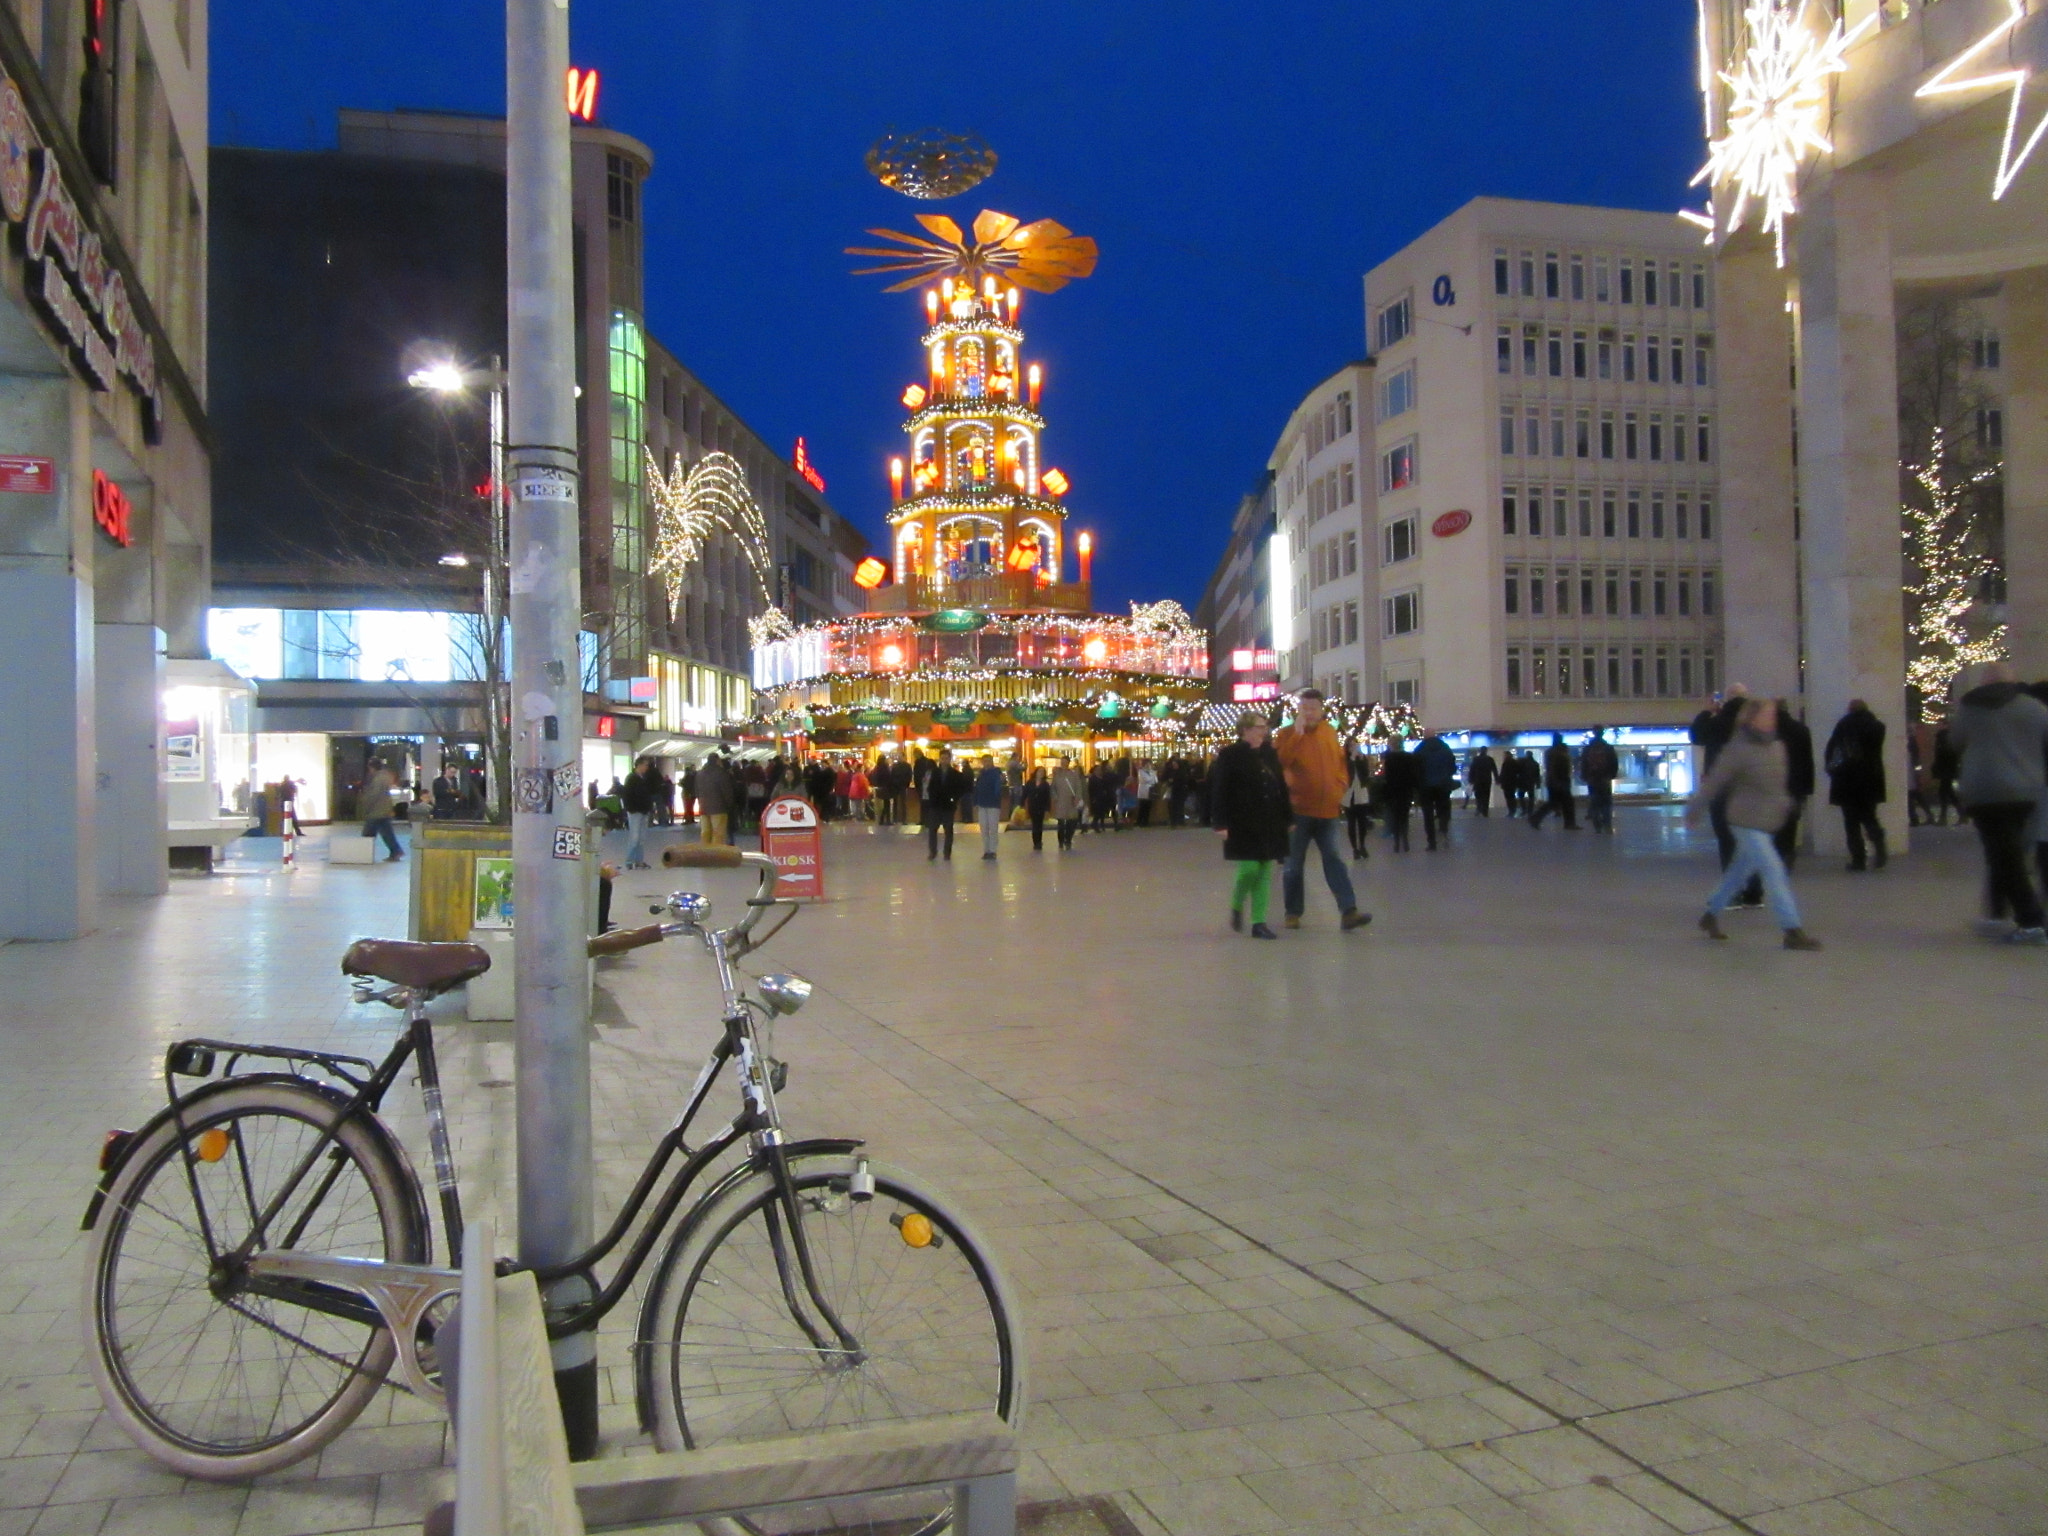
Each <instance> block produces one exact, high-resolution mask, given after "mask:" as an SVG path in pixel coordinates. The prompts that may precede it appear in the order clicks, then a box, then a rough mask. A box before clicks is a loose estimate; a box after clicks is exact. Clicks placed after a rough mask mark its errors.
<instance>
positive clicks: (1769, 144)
mask: <svg viewBox="0 0 2048 1536" xmlns="http://www.w3.org/2000/svg"><path fill="white" fill-rule="evenodd" d="M1811 5H1812V0H1750V3H1749V5H1748V7H1747V8H1746V9H1745V10H1744V11H1743V25H1744V27H1745V29H1746V30H1747V31H1748V34H1749V42H1748V46H1747V47H1745V48H1744V49H1743V51H1742V54H1741V57H1740V58H1738V59H1737V60H1736V62H1735V67H1734V68H1733V70H1731V71H1722V72H1721V74H1720V76H1719V78H1720V80H1721V82H1722V83H1723V84H1724V85H1726V86H1727V87H1728V91H1729V100H1728V114H1727V119H1726V121H1725V123H1724V124H1723V127H1722V133H1721V137H1719V138H1718V139H1714V140H1713V141H1712V142H1711V143H1709V144H1708V146H1707V163H1706V164H1705V165H1703V166H1701V167H1700V169H1699V172H1698V174H1696V175H1695V176H1694V177H1693V179H1692V185H1694V186H1698V185H1699V184H1700V183H1701V182H1706V183H1708V184H1709V185H1711V186H1712V187H1714V188H1715V189H1716V191H1717V193H1718V191H1719V189H1720V188H1722V187H1724V186H1732V187H1733V189H1734V196H1733V200H1732V201H1731V202H1730V203H1729V205H1728V208H1727V215H1726V220H1725V222H1720V220H1721V215H1720V213H1719V212H1714V213H1712V214H1711V216H1712V217H1713V218H1714V219H1715V220H1716V221H1717V223H1718V224H1719V232H1720V234H1721V236H1722V237H1723V238H1725V237H1726V236H1728V235H1731V234H1733V233H1734V232H1735V231H1736V230H1738V229H1740V228H1741V227H1742V224H1743V219H1744V217H1745V216H1746V215H1747V213H1748V212H1749V207H1750V205H1751V204H1752V203H1755V204H1758V205H1760V207H1761V209H1762V218H1761V221H1760V222H1761V226H1762V229H1763V232H1764V233H1765V234H1767V235H1769V236H1771V238H1772V240H1773V241H1774V242H1775V245H1776V249H1777V256H1778V265H1779V266H1781V267H1782V266H1784V265H1785V224H1786V221H1787V220H1788V219H1790V218H1791V217H1792V216H1793V215H1794V214H1796V213H1797V212H1798V211H1799V174H1800V171H1801V170H1802V169H1803V168H1804V166H1805V165H1806V162H1807V161H1808V160H1809V159H1811V158H1812V157H1813V156H1814V155H1817V154H1822V155H1824V154H1831V153H1833V150H1834V146H1833V145H1832V144H1831V143H1829V142H1828V138H1827V135H1826V134H1825V133H1824V132H1823V131H1822V129H1823V126H1824V125H1825V123H1826V121H1827V117H1828V111H1829V105H1830V103H1829V91H1828V82H1829V80H1830V79H1832V78H1833V77H1834V76H1836V75H1839V74H1841V73H1842V72H1843V71H1845V70H1846V69H1848V67H1849V65H1848V61H1847V59H1846V58H1844V56H1843V55H1844V53H1845V52H1846V50H1847V49H1848V47H1849V45H1850V44H1851V43H1853V42H1855V41H1856V39H1857V38H1859V37H1861V36H1862V35H1863V33H1864V32H1865V31H1866V30H1867V29H1868V28H1870V27H1871V26H1873V25H1875V24H1876V18H1877V13H1876V11H1874V10H1873V11H1872V13H1871V15H1870V16H1868V17H1866V18H1865V19H1864V20H1862V21H1860V22H1858V23H1857V25H1856V27H1855V29H1854V30H1853V31H1849V30H1845V28H1844V26H1843V24H1842V23H1841V22H1840V21H1839V20H1838V21H1835V22H1832V23H1831V24H1829V26H1828V27H1827V30H1826V31H1825V32H1823V33H1821V34H1819V35H1818V36H1816V34H1815V31H1814V28H1813V26H1812V25H1811V23H1810V22H1809V21H1808V20H1807V12H1808V10H1809V9H1810V8H1811ZM1720 201H1721V199H1720V198H1719V196H1718V195H1717V197H1716V199H1715V203H1713V204H1709V208H1710V209H1714V208H1716V206H1717V205H1718V204H1719V203H1720Z"/></svg>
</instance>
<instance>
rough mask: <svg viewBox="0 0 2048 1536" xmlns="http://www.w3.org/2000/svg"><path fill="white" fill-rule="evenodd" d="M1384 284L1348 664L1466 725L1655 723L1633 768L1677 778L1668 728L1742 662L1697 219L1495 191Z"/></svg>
mask: <svg viewBox="0 0 2048 1536" xmlns="http://www.w3.org/2000/svg"><path fill="white" fill-rule="evenodd" d="M1365 299H1366V317H1367V339H1368V342H1369V344H1370V346H1371V349H1372V352H1373V361H1374V364H1375V366H1374V367H1373V368H1372V369H1370V370H1366V369H1359V370H1355V377H1356V378H1357V379H1358V380H1360V381H1363V380H1365V379H1371V380H1372V392H1371V396H1370V410H1371V414H1370V416H1369V418H1364V419H1363V420H1362V422H1361V425H1362V426H1363V428H1364V432H1363V434H1362V436H1363V441H1361V442H1360V443H1359V444H1357V445H1356V447H1355V448H1353V449H1347V450H1346V451H1345V453H1344V456H1343V457H1344V467H1343V473H1344V474H1345V475H1351V474H1356V475H1357V476H1358V477H1359V481H1360V492H1361V494H1360V497H1359V501H1358V504H1357V505H1356V506H1353V505H1348V504H1347V505H1346V506H1344V507H1343V508H1342V509H1341V510H1342V512H1343V513H1344V514H1345V515H1346V517H1348V518H1351V519H1353V520H1355V519H1357V518H1358V517H1363V518H1364V520H1365V522H1364V526H1363V527H1362V528H1360V529H1359V530H1358V538H1359V543H1360V547H1361V549H1369V550H1370V551H1371V556H1372V560H1371V569H1370V570H1369V571H1366V570H1361V573H1360V576H1361V580H1360V581H1359V587H1360V590H1359V592H1358V593H1357V595H1356V597H1353V596H1352V595H1350V594H1348V593H1347V594H1346V596H1345V598H1344V602H1345V603H1346V604H1349V603H1352V602H1354V601H1355V602H1356V603H1357V604H1358V605H1359V611H1360V614H1361V633H1360V641H1359V644H1358V645H1357V646H1356V647H1355V648H1352V649H1349V650H1347V651H1345V652H1342V653H1341V656H1342V665H1343V667H1344V669H1345V673H1346V678H1347V682H1348V676H1349V671H1350V669H1351V668H1353V667H1357V668H1358V669H1360V671H1361V672H1362V673H1364V674H1365V677H1366V678H1369V679H1370V680H1371V687H1372V688H1374V689H1376V690H1377V696H1378V697H1379V698H1381V699H1383V700H1387V701H1392V700H1394V699H1407V700H1411V701H1412V702H1413V703H1414V704H1415V705H1416V707H1417V708H1418V709H1419V710H1420V711H1421V713H1422V716H1423V718H1424V720H1425V721H1426V722H1427V723H1428V724H1430V725H1432V726H1434V727H1438V728H1441V729H1444V730H1448V731H1475V732H1484V733H1487V734H1490V735H1493V736H1496V737H1501V736H1513V735H1518V734H1522V733H1532V734H1533V733H1538V732H1542V733H1547V732H1549V731H1551V730H1565V731H1570V732H1578V731H1583V730H1585V729H1587V728H1589V727H1592V726H1595V725H1599V726H1606V727H1630V728H1634V729H1631V730H1630V731H1628V732H1627V733H1626V734H1625V736H1624V738H1623V739H1624V741H1625V742H1627V743H1630V744H1633V745H1635V746H1637V747H1639V748H1642V749H1643V751H1644V756H1643V758H1642V760H1641V761H1640V762H1639V763H1636V764H1632V765H1630V766H1631V768H1632V769H1636V770H1639V771H1640V776H1641V777H1642V778H1644V779H1648V780H1657V779H1660V778H1661V779H1663V781H1664V782H1666V783H1667V784H1669V785H1670V787H1673V788H1677V787H1681V786H1680V785H1679V784H1678V783H1677V782H1676V781H1675V780H1674V779H1673V777H1672V775H1673V774H1680V773H1682V768H1680V766H1679V763H1680V761H1681V760H1680V756H1679V754H1678V753H1677V752H1676V751H1675V750H1671V751H1667V750H1666V748H1673V749H1675V747H1676V746H1677V744H1678V743H1679V742H1680V741H1681V740H1682V738H1683V727H1684V725H1685V724H1686V723H1688V722H1689V721H1690V720H1691V718H1692V716H1693V715H1694V714H1696V713H1697V712H1698V710H1699V709H1700V708H1701V706H1702V705H1703V704H1704V703H1705V702H1706V701H1707V700H1708V699H1709V698H1710V697H1711V696H1712V695H1713V694H1714V692H1715V691H1716V690H1717V689H1719V688H1720V687H1722V686H1723V683H1724V681H1725V667H1724V665H1723V660H1722V658H1723V654H1724V647H1723V643H1722V637H1721V617H1720V615H1721V609H1722V602H1723V596H1724V584H1723V578H1722V575H1721V558H1720V550H1721V539H1722V534H1723V528H1722V519H1721V517H1720V515H1719V514H1720V500H1719V496H1718V492H1717V474H1718V460H1719V453H1720V444H1719V438H1718V432H1717V425H1716V413H1715V403H1714V381H1715V361H1714V283H1713V272H1712V262H1711V259H1710V253H1709V252H1707V251H1706V250H1704V249H1703V248H1702V246H1701V244H1700V237H1699V232H1698V231H1697V230H1696V229H1694V228H1692V227H1691V226H1689V225H1687V224H1685V223H1684V222H1682V221H1681V220H1679V219H1677V218H1675V217H1673V216H1672V215H1670V214H1660V213H1639V212H1632V211H1628V210H1622V209H1610V208H1585V207H1573V206H1566V205H1560V204H1553V203H1531V202H1514V201H1508V200H1504V199H1498V198H1478V199H1475V200H1474V201H1472V202H1470V203H1468V204H1466V205H1465V206H1464V207H1463V208H1461V209H1459V210H1458V212H1456V213H1455V214H1453V215H1452V216H1451V217H1450V218H1448V219H1446V220H1445V221H1444V222H1443V223H1441V224H1439V225H1438V226H1437V227H1436V228H1434V229H1432V230H1430V231H1429V232H1428V233H1427V234H1425V235H1423V236H1422V237H1421V238H1420V239H1418V240H1416V241H1415V242H1414V243H1413V244H1411V245H1409V246H1408V247H1407V248H1406V249H1404V250H1402V251H1400V252H1398V253H1397V254H1395V255H1394V256H1392V257H1390V258H1389V259H1387V260H1386V261H1384V262H1382V263H1381V264H1380V265H1379V266H1377V267H1375V268H1374V269H1373V270H1372V271H1371V272H1370V273H1368V274H1367V276H1366V280H1365ZM1353 387H1354V388H1360V387H1362V383H1361V384H1359V385H1354V386H1353ZM1359 398H1360V399H1364V398H1365V397H1364V396H1362V395H1361V396H1360V397H1359ZM1317 465H1318V461H1314V460H1311V461H1310V463H1309V466H1308V470H1307V473H1308V477H1309V479H1310V480H1311V481H1313V480H1314V478H1315V476H1316V475H1317V474H1318V473H1321V472H1322V471H1320V470H1319V468H1318V467H1317ZM1354 465H1355V467H1354ZM1367 493H1369V494H1367ZM1283 506H1284V502H1283ZM1284 516H1285V513H1284V512H1283V518H1284ZM1345 527H1346V529H1347V532H1348V530H1349V529H1350V527H1351V523H1350V522H1347V523H1346V524H1345ZM1318 543H1319V540H1318V538H1317V536H1316V534H1315V533H1313V532H1311V533H1310V534H1309V535H1308V547H1309V550H1310V556H1311V560H1313V559H1314V558H1315V551H1316V549H1317V547H1318ZM1339 543H1340V552H1339V563H1340V571H1342V570H1343V569H1344V555H1343V550H1344V549H1345V548H1347V547H1348V546H1345V545H1344V544H1343V541H1342V539H1341V538H1340V541H1339ZM1290 547H1291V548H1292V549H1295V550H1298V549H1299V548H1300V547H1301V546H1300V544H1299V542H1298V541H1297V543H1296V544H1295V545H1293V546H1290ZM1295 558H1297V559H1298V558H1300V556H1299V555H1298V554H1296V556H1295ZM1324 560H1325V563H1326V564H1327V555H1325V556H1324ZM1311 574H1313V568H1312V570H1311ZM1297 588H1298V577H1297ZM1313 593H1314V589H1313V588H1311V595H1310V603H1309V620H1308V627H1307V628H1306V629H1304V630H1302V631H1300V632H1298V633H1297V634H1296V635H1295V636H1294V639H1295V640H1296V641H1297V642H1299V641H1301V640H1302V638H1303V636H1304V635H1306V636H1307V640H1308V643H1309V644H1310V645H1311V646H1314V645H1315V643H1316V639H1315V636H1316V628H1317V624H1318V621H1319V620H1320V628H1321V630H1322V632H1323V633H1324V634H1325V636H1327V634H1328V631H1329V621H1328V619H1327V616H1326V614H1319V613H1318V611H1317V604H1316V600H1315V598H1314V595H1313ZM1324 607H1325V608H1327V605H1324ZM1343 612H1344V613H1345V615H1346V619H1345V629H1344V632H1345V633H1346V634H1347V635H1348V634H1349V632H1350V631H1349V620H1348V615H1349V609H1348V607H1347V608H1345V609H1344V610H1343ZM1368 615H1369V617H1368ZM1297 621H1299V611H1298V610H1297ZM1368 624H1369V626H1370V632H1369V633H1367V632H1366V626H1367V625H1368ZM1314 654H1315V655H1317V656H1320V654H1321V653H1320V652H1319V651H1318V652H1315V653H1314ZM1336 665H1337V662H1336V660H1335V659H1334V658H1333V660H1332V661H1331V663H1330V668H1331V670H1334V668H1335V666H1336ZM1323 671H1324V668H1323V665H1322V663H1321V662H1320V661H1319V660H1318V661H1316V662H1314V663H1312V664H1311V666H1310V668H1309V674H1310V675H1320V674H1321V673H1322V672H1323ZM1362 681H1363V679H1362ZM1667 763H1668V764H1669V765H1670V771H1669V772H1666V771H1665V769H1664V767H1663V765H1665V764H1667ZM1629 776H1630V777H1631V778H1634V777H1637V776H1638V774H1637V772H1631V773H1630V774H1629Z"/></svg>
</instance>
